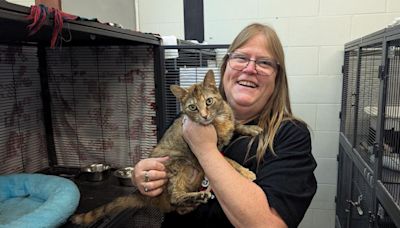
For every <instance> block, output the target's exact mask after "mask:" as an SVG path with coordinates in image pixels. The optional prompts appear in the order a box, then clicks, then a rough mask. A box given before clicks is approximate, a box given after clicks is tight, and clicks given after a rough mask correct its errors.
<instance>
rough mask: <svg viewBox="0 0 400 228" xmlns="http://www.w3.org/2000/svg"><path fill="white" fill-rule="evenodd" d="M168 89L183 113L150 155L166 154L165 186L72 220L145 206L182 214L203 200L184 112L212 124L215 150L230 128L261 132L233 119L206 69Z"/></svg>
mask: <svg viewBox="0 0 400 228" xmlns="http://www.w3.org/2000/svg"><path fill="white" fill-rule="evenodd" d="M171 91H172V93H173V94H174V95H175V96H176V97H177V98H178V99H179V100H180V102H181V106H182V113H183V114H182V115H181V116H180V117H179V118H177V119H176V120H175V121H174V123H173V124H172V125H171V127H169V128H168V129H167V131H166V132H165V134H164V136H163V137H162V139H161V140H160V142H159V143H158V144H157V146H156V147H155V149H154V150H153V151H152V153H151V155H150V157H164V156H169V160H168V161H167V163H166V164H165V166H166V169H167V175H168V178H169V182H168V184H167V189H165V190H164V191H163V193H162V194H161V195H159V196H157V197H147V196H144V195H142V194H140V193H139V192H138V191H137V192H136V193H134V194H132V195H129V196H123V197H119V198H116V199H115V200H114V201H112V202H111V203H109V204H106V205H104V206H101V207H99V208H97V209H94V210H92V211H90V212H88V213H84V214H79V215H75V216H73V218H72V221H73V222H74V223H77V224H84V225H88V224H90V223H92V222H94V221H95V220H97V219H99V218H101V217H103V216H104V215H107V214H109V213H115V212H118V211H122V210H123V209H126V208H141V207H149V206H152V207H157V208H159V209H160V210H161V211H162V212H170V211H174V210H176V211H177V212H178V213H181V214H184V213H187V212H190V211H191V210H193V209H194V208H195V207H196V206H197V205H199V204H200V203H206V202H207V201H208V199H209V198H210V197H211V193H210V192H209V191H200V192H199V189H200V187H201V182H202V180H203V178H204V171H203V169H202V168H201V166H200V164H199V162H198V161H197V159H196V157H195V156H194V154H193V153H192V152H191V151H190V148H189V146H188V145H187V143H186V142H185V140H184V138H183V136H182V119H183V117H184V115H187V116H188V117H189V118H190V119H191V120H193V121H195V122H197V123H200V124H203V125H207V124H213V125H214V127H215V129H216V132H217V136H218V148H219V149H221V148H222V147H223V146H225V145H227V144H228V143H229V141H230V139H231V137H232V135H233V131H234V130H236V131H238V132H240V133H241V134H246V135H253V136H255V135H258V134H259V133H260V132H261V131H262V130H261V128H259V127H258V126H245V125H241V124H238V123H236V122H235V120H234V116H233V112H232V110H231V108H230V107H229V105H228V104H227V103H226V102H225V101H224V100H223V99H222V97H221V95H220V93H219V92H218V89H217V87H216V85H215V79H214V73H213V71H211V70H210V71H208V72H207V74H206V76H205V78H204V81H203V82H202V83H199V84H195V85H192V86H191V87H189V88H188V89H184V88H181V87H179V86H177V85H172V86H171ZM226 160H227V161H228V162H229V163H230V164H231V165H232V166H233V167H234V168H235V169H236V170H237V171H238V172H240V173H241V174H242V175H243V176H245V177H246V178H248V179H250V180H254V179H255V175H254V173H253V172H251V171H249V170H248V169H246V168H244V167H242V166H241V165H239V164H238V163H236V162H235V161H233V160H231V159H229V158H226Z"/></svg>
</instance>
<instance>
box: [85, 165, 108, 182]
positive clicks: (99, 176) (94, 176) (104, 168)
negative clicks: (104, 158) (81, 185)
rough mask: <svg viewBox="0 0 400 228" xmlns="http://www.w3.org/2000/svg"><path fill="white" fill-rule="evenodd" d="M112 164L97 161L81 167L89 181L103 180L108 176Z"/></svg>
mask: <svg viewBox="0 0 400 228" xmlns="http://www.w3.org/2000/svg"><path fill="white" fill-rule="evenodd" d="M110 169H111V166H109V165H106V164H101V163H95V164H91V165H88V166H86V167H83V168H82V169H81V172H82V174H84V176H85V177H86V180H88V181H102V180H104V179H105V178H107V177H108V175H109V173H110Z"/></svg>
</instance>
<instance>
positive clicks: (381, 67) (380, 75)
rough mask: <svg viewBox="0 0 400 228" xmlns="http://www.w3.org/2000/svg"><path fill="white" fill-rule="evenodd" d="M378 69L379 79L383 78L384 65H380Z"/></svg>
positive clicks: (384, 72)
mask: <svg viewBox="0 0 400 228" xmlns="http://www.w3.org/2000/svg"><path fill="white" fill-rule="evenodd" d="M378 70H379V79H381V80H383V79H384V78H385V76H386V70H385V65H380V66H379V69H378Z"/></svg>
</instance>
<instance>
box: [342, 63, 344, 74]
mask: <svg viewBox="0 0 400 228" xmlns="http://www.w3.org/2000/svg"><path fill="white" fill-rule="evenodd" d="M342 74H344V65H342Z"/></svg>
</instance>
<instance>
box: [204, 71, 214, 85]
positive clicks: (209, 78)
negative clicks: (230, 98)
mask: <svg viewBox="0 0 400 228" xmlns="http://www.w3.org/2000/svg"><path fill="white" fill-rule="evenodd" d="M203 86H206V87H208V86H214V87H215V86H216V85H215V77H214V71H212V70H209V71H207V74H206V76H205V77H204V80H203Z"/></svg>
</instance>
